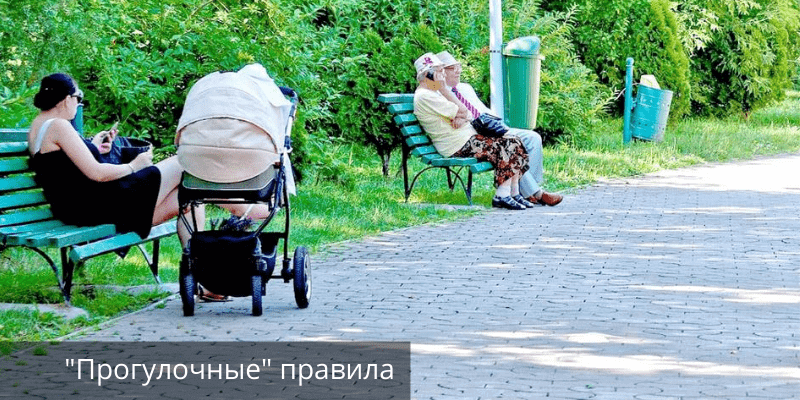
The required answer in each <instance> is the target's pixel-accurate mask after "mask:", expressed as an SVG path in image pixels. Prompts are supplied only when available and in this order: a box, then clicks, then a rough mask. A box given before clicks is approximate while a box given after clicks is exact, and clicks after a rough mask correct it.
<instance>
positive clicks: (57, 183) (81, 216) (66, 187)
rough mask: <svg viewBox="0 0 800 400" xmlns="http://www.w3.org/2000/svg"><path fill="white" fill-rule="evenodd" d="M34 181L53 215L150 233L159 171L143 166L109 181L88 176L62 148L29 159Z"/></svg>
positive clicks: (79, 222)
mask: <svg viewBox="0 0 800 400" xmlns="http://www.w3.org/2000/svg"><path fill="white" fill-rule="evenodd" d="M31 165H32V166H33V169H34V171H35V172H36V176H35V179H36V182H37V183H38V184H39V185H40V186H41V187H42V189H43V191H44V196H45V198H46V199H47V201H48V202H49V203H50V205H51V208H52V211H53V215H54V216H55V217H56V218H58V219H59V220H61V221H62V222H64V223H67V224H70V225H78V226H90V225H99V224H114V225H115V226H116V228H117V233H123V232H136V233H137V234H138V235H139V236H141V237H142V238H145V237H147V235H149V234H150V228H151V226H152V223H153V213H154V212H155V208H156V200H157V199H158V189H159V186H160V185H161V171H159V170H158V168H156V167H154V166H150V167H147V168H144V169H142V170H140V171H138V172H136V173H134V174H130V175H127V176H125V177H122V178H120V179H117V180H114V181H110V182H95V181H93V180H91V179H89V178H88V177H87V176H86V175H84V174H83V172H81V170H80V169H78V167H77V166H76V165H75V164H74V163H73V162H72V160H70V159H69V157H68V156H67V154H66V153H64V151H63V150H57V151H51V152H48V153H44V154H42V153H41V152H39V153H36V154H35V155H34V156H33V157H32V159H31Z"/></svg>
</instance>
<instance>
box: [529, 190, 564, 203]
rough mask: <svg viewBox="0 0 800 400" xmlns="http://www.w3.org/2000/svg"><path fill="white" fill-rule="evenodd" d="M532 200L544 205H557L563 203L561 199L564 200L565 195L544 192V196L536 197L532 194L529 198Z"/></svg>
mask: <svg viewBox="0 0 800 400" xmlns="http://www.w3.org/2000/svg"><path fill="white" fill-rule="evenodd" d="M528 200H530V201H531V202H534V203H538V204H541V205H543V206H555V205H557V204H558V203H561V200H564V196H562V195H560V194H555V193H547V192H544V191H543V192H542V197H540V198H538V199H537V198H536V197H535V196H531V197H529V198H528Z"/></svg>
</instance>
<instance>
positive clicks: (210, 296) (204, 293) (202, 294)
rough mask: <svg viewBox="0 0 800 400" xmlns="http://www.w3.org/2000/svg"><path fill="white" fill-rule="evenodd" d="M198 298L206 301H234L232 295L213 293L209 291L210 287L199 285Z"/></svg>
mask: <svg viewBox="0 0 800 400" xmlns="http://www.w3.org/2000/svg"><path fill="white" fill-rule="evenodd" d="M197 299H198V300H199V301H202V302H204V303H222V302H226V301H232V300H231V298H230V296H223V295H221V294H214V293H211V292H209V291H208V289H203V287H202V286H199V285H198V286H197Z"/></svg>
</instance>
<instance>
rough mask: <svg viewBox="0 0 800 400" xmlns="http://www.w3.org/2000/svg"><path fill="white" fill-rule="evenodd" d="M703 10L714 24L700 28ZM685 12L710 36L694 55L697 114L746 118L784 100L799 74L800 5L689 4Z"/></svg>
mask: <svg viewBox="0 0 800 400" xmlns="http://www.w3.org/2000/svg"><path fill="white" fill-rule="evenodd" d="M698 10H703V11H704V13H705V14H711V15H713V19H711V20H712V21H714V22H713V23H711V24H708V23H707V24H701V23H700V22H699V20H700V19H701V18H703V17H702V15H703V14H701V13H699V12H698ZM681 11H682V12H683V13H684V16H683V19H684V20H686V21H687V25H689V26H693V27H697V28H698V29H696V30H695V31H694V32H696V33H699V34H700V35H701V37H705V38H706V39H705V40H704V42H703V43H702V45H701V46H700V47H699V48H697V49H696V51H695V54H694V55H693V57H692V71H693V73H694V74H695V77H694V81H695V82H696V83H695V88H694V91H695V94H694V102H693V108H694V110H695V111H696V112H697V113H699V114H711V115H729V114H737V113H742V114H744V115H745V116H747V115H749V114H750V113H751V112H752V111H754V110H756V109H758V108H761V107H763V106H765V105H768V104H771V103H774V102H775V101H779V100H781V99H783V98H784V96H785V91H786V89H789V88H791V87H792V78H793V76H796V74H797V70H796V67H795V66H793V65H792V64H793V63H795V62H796V60H797V57H798V52H799V51H800V48H799V47H798V45H799V44H800V38H799V37H798V29H800V11H799V10H798V4H797V2H795V1H791V0H751V1H731V0H728V1H717V0H690V1H687V2H686V6H685V7H684V8H683V9H682V10H681ZM703 20H705V21H708V20H709V19H708V18H703Z"/></svg>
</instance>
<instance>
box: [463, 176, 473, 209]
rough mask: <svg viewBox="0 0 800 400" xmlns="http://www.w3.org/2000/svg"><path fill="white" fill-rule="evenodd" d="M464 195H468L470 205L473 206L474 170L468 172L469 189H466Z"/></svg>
mask: <svg viewBox="0 0 800 400" xmlns="http://www.w3.org/2000/svg"><path fill="white" fill-rule="evenodd" d="M464 194H466V195H467V202H468V203H469V205H472V170H469V171H468V172H467V187H465V188H464Z"/></svg>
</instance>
